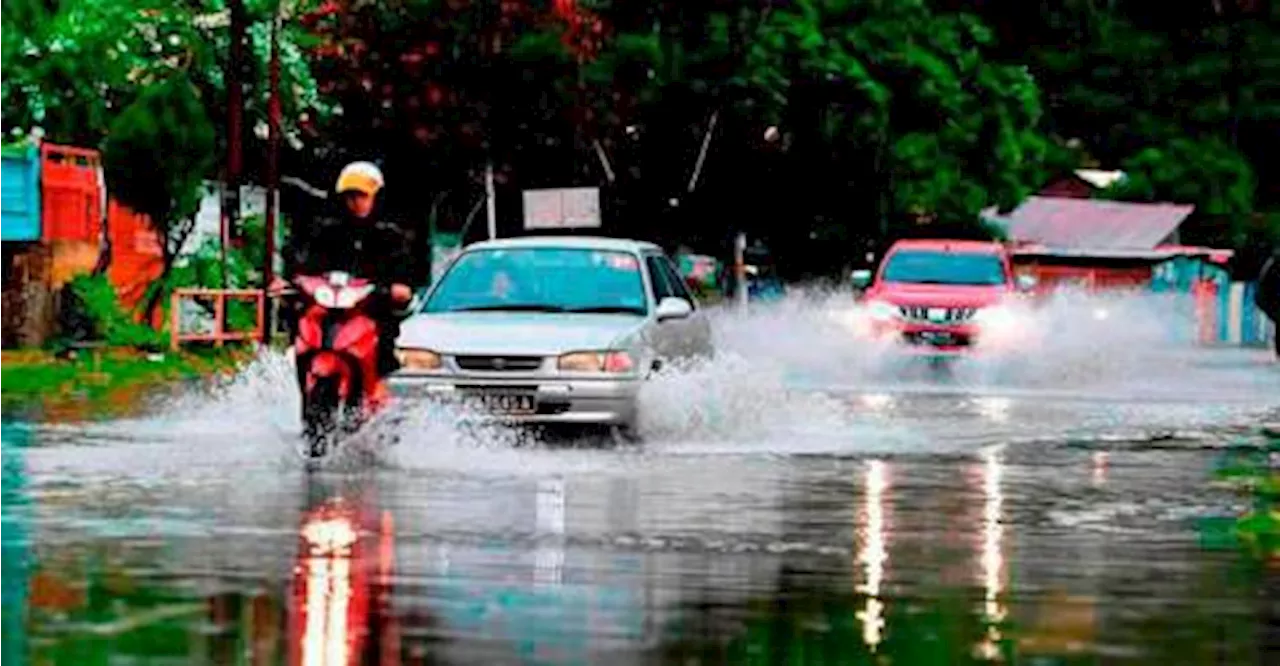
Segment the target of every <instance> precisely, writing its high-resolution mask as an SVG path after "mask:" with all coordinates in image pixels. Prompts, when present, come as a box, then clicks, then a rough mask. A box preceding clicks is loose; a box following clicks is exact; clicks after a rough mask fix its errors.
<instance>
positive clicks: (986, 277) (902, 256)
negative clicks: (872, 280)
mask: <svg viewBox="0 0 1280 666" xmlns="http://www.w3.org/2000/svg"><path fill="white" fill-rule="evenodd" d="M883 279H884V281H885V282H910V283H916V284H963V285H997V284H1004V283H1005V272H1004V263H1003V262H1001V261H1000V257H999V256H997V255H994V254H981V253H976V252H942V251H936V250H900V251H898V252H895V253H893V256H891V257H889V262H888V263H887V264H886V265H885V267H884V277H883Z"/></svg>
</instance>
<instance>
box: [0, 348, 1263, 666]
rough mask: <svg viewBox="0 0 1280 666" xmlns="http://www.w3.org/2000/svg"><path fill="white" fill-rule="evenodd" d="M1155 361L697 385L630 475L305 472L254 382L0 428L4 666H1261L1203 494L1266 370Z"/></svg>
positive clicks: (801, 366)
mask: <svg viewBox="0 0 1280 666" xmlns="http://www.w3.org/2000/svg"><path fill="white" fill-rule="evenodd" d="M1177 359H1178V363H1177V364H1176V367H1174V366H1170V365H1169V364H1167V363H1162V364H1160V365H1159V366H1158V367H1162V368H1165V369H1166V370H1168V372H1169V373H1170V376H1176V377H1178V378H1179V380H1178V381H1177V382H1165V381H1162V380H1159V379H1157V380H1156V381H1155V382H1152V380H1151V377H1152V376H1153V375H1158V373H1156V372H1155V368H1156V367H1157V366H1155V365H1152V366H1150V367H1148V368H1146V372H1144V373H1142V376H1143V377H1144V378H1145V379H1144V380H1143V383H1135V381H1136V380H1135V381H1130V380H1129V379H1126V378H1125V377H1129V376H1130V375H1127V374H1126V375H1124V377H1119V376H1117V377H1112V378H1110V379H1109V380H1107V381H1105V382H1095V383H1094V384H1092V385H1091V384H1089V383H1088V382H1087V381H1085V379H1087V378H1078V379H1080V381H1077V382H1058V383H1057V384H1056V385H1055V384H1053V383H1051V382H1050V383H1046V382H1039V383H1037V382H1035V381H1026V382H1022V383H1021V385H1002V384H998V383H997V384H991V383H981V382H977V383H968V382H967V380H966V379H965V378H964V377H963V376H959V377H951V378H948V379H947V380H946V381H938V380H936V378H935V379H929V378H927V377H926V378H923V379H920V380H919V381H906V382H904V381H887V380H885V379H884V377H883V376H876V375H874V373H869V374H863V375H859V376H857V377H854V378H850V377H848V376H845V377H838V376H831V374H830V373H829V372H826V369H829V365H830V364H828V363H825V362H822V361H821V360H820V359H817V358H816V357H815V358H814V359H809V358H806V357H803V355H800V354H795V355H793V357H792V358H789V359H787V362H786V363H785V364H784V366H785V367H779V368H776V369H774V370H768V369H761V366H760V365H758V364H752V363H750V362H746V361H734V360H733V359H731V358H730V359H727V360H726V359H722V360H720V361H719V362H717V364H716V365H715V367H713V368H710V369H704V370H702V371H700V373H699V372H690V373H688V374H687V375H685V376H681V377H673V378H671V379H669V380H664V381H666V382H667V383H666V385H665V387H662V386H660V387H659V388H658V389H657V393H656V395H654V396H651V397H650V403H649V407H650V408H652V409H658V410H662V416H661V417H657V418H655V420H654V422H652V423H647V424H646V431H647V432H648V435H649V441H648V442H647V443H646V445H645V446H643V447H642V448H639V449H607V448H601V447H590V446H570V447H564V446H556V447H552V446H540V445H533V444H529V443H527V442H517V441H515V440H514V437H515V436H514V435H513V434H512V433H509V432H503V431H497V430H495V431H493V432H481V433H478V434H477V433H474V432H469V433H460V432H458V431H456V430H455V429H453V428H451V427H450V426H448V425H447V424H440V423H435V424H431V423H423V424H414V425H411V426H410V429H411V430H410V432H408V433H405V438H404V440H403V441H402V442H401V443H400V445H399V446H397V447H395V448H394V449H392V450H380V451H375V452H374V453H373V454H372V457H371V459H370V460H355V459H353V460H349V461H346V463H344V464H335V466H334V468H331V469H326V470H323V471H321V472H318V473H315V474H312V475H307V474H305V473H303V472H302V471H301V469H300V466H299V464H298V463H297V461H296V460H295V459H293V458H292V457H291V456H292V454H291V452H290V450H289V449H290V446H291V442H292V431H291V428H293V427H296V426H294V425H292V424H291V415H292V414H294V413H296V412H295V411H294V410H295V406H294V405H293V403H292V402H291V398H287V397H286V396H288V395H289V391H288V390H287V389H288V383H287V381H288V370H287V368H281V367H279V365H280V364H279V362H278V360H277V362H275V363H264V364H262V365H261V366H260V367H258V368H256V369H255V370H254V371H253V372H252V373H250V374H251V375H253V376H251V377H249V378H247V379H245V380H244V381H242V382H241V383H240V384H238V385H236V386H232V387H228V388H227V389H226V390H224V391H223V392H221V393H220V394H218V395H215V396H209V395H204V394H201V395H198V396H191V397H190V398H189V399H186V400H180V401H177V402H176V403H169V404H166V405H165V406H164V407H163V409H161V410H160V411H159V412H153V413H151V414H149V415H144V416H140V417H138V418H136V419H133V420H128V421H113V422H104V423H97V424H84V425H49V424H46V425H37V424H30V423H26V424H23V423H9V424H6V425H5V427H4V432H3V440H4V474H5V477H4V504H3V506H4V556H3V561H4V576H3V579H4V596H5V616H4V622H5V631H4V636H5V639H4V649H5V655H4V656H5V657H6V658H9V657H11V656H13V655H26V656H28V657H29V662H30V663H37V664H106V663H145V664H203V663H210V664H279V663H289V664H346V663H369V664H445V663H469V664H515V663H548V664H550V663H558V664H595V663H611V664H619V665H620V664H624V663H655V664H657V663H664V664H666V663H672V664H699V663H707V664H710V663H735V664H741V663H749V664H782V663H794V664H801V663H803V664H850V663H880V664H885V663H895V664H955V663H968V662H990V661H1002V662H1007V663H1036V664H1065V663H1090V664H1093V663H1108V664H1110V663H1141V664H1263V663H1280V661H1277V655H1280V652H1277V650H1280V635H1277V631H1278V630H1277V627H1280V610H1278V609H1277V601H1276V600H1277V598H1280V593H1278V592H1277V589H1278V587H1280V586H1278V585H1277V581H1276V579H1277V572H1276V571H1274V570H1271V571H1269V572H1268V571H1267V570H1266V569H1265V568H1264V567H1263V566H1261V565H1259V564H1257V563H1256V562H1254V561H1253V560H1250V559H1249V558H1248V557H1247V556H1245V555H1244V554H1243V553H1242V552H1241V551H1240V549H1238V548H1237V547H1236V545H1235V544H1234V542H1233V541H1232V539H1231V538H1229V536H1228V537H1223V529H1222V528H1221V525H1223V524H1224V521H1227V520H1229V518H1230V517H1232V516H1234V515H1235V514H1236V513H1238V512H1239V511H1240V509H1241V508H1242V503H1243V502H1244V500H1242V499H1241V498H1240V497H1239V496H1238V495H1236V494H1234V493H1232V492H1231V491H1230V490H1228V489H1225V488H1222V487H1220V486H1218V485H1215V484H1214V483H1212V473H1213V469H1214V467H1215V465H1216V464H1217V462H1218V460H1219V458H1220V457H1221V456H1222V453H1223V451H1224V450H1225V449H1226V448H1227V447H1229V446H1230V445H1232V444H1235V443H1239V442H1247V443H1255V444H1256V443H1257V442H1259V441H1261V440H1262V438H1263V435H1262V434H1261V433H1262V432H1263V430H1264V429H1266V428H1267V427H1271V428H1280V410H1278V409H1277V408H1278V407H1280V367H1277V366H1276V364H1275V363H1274V362H1273V361H1272V360H1271V359H1270V358H1269V357H1268V356H1267V354H1266V353H1265V352H1260V351H1242V350H1194V351H1184V352H1181V353H1180V354H1179V355H1178V356H1177ZM809 360H814V362H807V361H809ZM1170 368H1172V369H1170ZM1094 374H1095V376H1094V379H1097V377H1096V373H1094ZM1077 384H1083V386H1077ZM1073 386H1074V387H1075V388H1072V387H1073ZM690 387H698V388H697V390H696V391H693V392H691V389H690ZM694 393H696V397H694V398H691V397H690V396H691V395H693V394H694ZM1215 526H1216V527H1215ZM18 658H19V661H18V662H14V663H20V661H21V657H18Z"/></svg>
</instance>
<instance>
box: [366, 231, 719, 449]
mask: <svg viewBox="0 0 1280 666" xmlns="http://www.w3.org/2000/svg"><path fill="white" fill-rule="evenodd" d="M396 347H397V350H396V353H397V355H398V358H399V360H400V362H401V365H402V367H401V369H400V370H399V371H398V372H396V373H395V374H393V375H392V376H391V379H390V386H391V389H392V392H393V393H394V394H395V395H396V396H397V397H398V398H400V399H402V400H403V399H409V400H412V399H414V398H433V399H442V400H449V401H458V402H462V403H465V404H468V405H469V406H473V407H476V408H477V411H476V412H468V414H475V415H476V417H478V418H480V419H486V420H487V419H496V420H500V421H507V422H514V423H524V424H583V425H599V426H607V427H609V428H610V429H611V430H612V431H613V432H614V433H615V435H617V436H621V437H624V438H629V437H633V436H634V429H635V424H636V419H637V404H636V403H637V400H636V399H637V396H638V394H639V392H640V387H641V385H642V383H643V382H644V381H645V379H646V378H648V377H649V376H651V375H652V373H653V372H654V371H656V370H657V369H658V368H659V367H660V365H661V363H662V362H663V360H664V359H674V358H679V357H692V356H703V355H708V354H710V353H711V327H710V322H709V321H708V320H707V318H706V315H705V313H704V311H703V310H702V309H701V308H699V307H698V304H697V303H696V301H695V300H694V298H693V296H692V295H691V294H690V293H689V291H688V290H687V288H686V287H685V284H684V281H683V280H682V279H681V278H680V275H679V273H678V272H677V271H676V269H675V267H674V266H673V265H672V263H671V261H670V260H669V259H668V258H667V257H666V256H665V255H664V254H663V253H662V250H661V249H659V248H658V246H656V245H653V244H650V243H643V242H638V241H630V240H619V239H610V238H594V237H583V236H566V237H525V238H511V239H503V240H495V241H488V242H482V243H477V244H474V245H471V246H469V247H467V248H466V250H464V251H463V252H462V254H460V255H459V256H458V257H457V258H455V259H454V261H453V262H452V264H450V266H449V268H448V270H447V271H446V272H445V273H444V275H442V276H441V277H440V279H439V280H438V281H437V282H436V284H435V285H433V286H432V288H431V289H430V291H429V292H428V293H427V295H426V298H425V300H424V301H423V303H422V305H421V307H420V308H419V309H418V310H417V312H416V314H414V315H413V316H411V317H410V318H409V319H407V320H406V321H405V322H404V325H403V326H402V328H401V333H400V337H399V338H398V339H397V341H396Z"/></svg>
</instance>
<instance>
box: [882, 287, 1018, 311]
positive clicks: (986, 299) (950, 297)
mask: <svg viewBox="0 0 1280 666" xmlns="http://www.w3.org/2000/svg"><path fill="white" fill-rule="evenodd" d="M1010 293H1011V291H1010V289H1009V288H1008V287H1006V286H1004V285H993V286H986V285H983V286H970V285H951V284H891V285H884V286H882V287H880V288H879V289H876V290H874V291H873V292H871V293H868V294H867V298H868V299H875V300H881V301H885V302H888V303H892V304H893V305H905V306H933V307H957V308H981V307H986V306H989V305H994V304H996V303H999V302H1000V301H1002V300H1004V299H1005V298H1007V297H1008V296H1009V294H1010Z"/></svg>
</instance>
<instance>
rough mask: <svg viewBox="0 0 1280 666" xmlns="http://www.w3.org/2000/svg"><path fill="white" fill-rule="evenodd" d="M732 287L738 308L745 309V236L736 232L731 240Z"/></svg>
mask: <svg viewBox="0 0 1280 666" xmlns="http://www.w3.org/2000/svg"><path fill="white" fill-rule="evenodd" d="M733 277H734V280H733V287H734V297H735V300H737V302H738V307H739V308H742V309H743V310H746V309H747V235H746V234H744V233H742V232H738V235H737V236H734V238H733Z"/></svg>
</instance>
